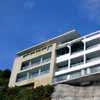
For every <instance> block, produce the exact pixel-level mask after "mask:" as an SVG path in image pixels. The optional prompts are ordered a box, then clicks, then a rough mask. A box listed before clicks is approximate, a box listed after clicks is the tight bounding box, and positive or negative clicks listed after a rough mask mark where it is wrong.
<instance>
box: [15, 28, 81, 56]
mask: <svg viewBox="0 0 100 100" xmlns="http://www.w3.org/2000/svg"><path fill="white" fill-rule="evenodd" d="M79 37H80V34H79V33H78V32H77V31H76V30H75V29H73V30H71V31H68V32H65V33H64V34H62V35H59V36H57V37H54V38H52V39H49V40H48V41H44V42H42V43H39V44H37V45H34V46H32V47H30V48H27V49H24V50H22V51H20V52H18V53H17V54H16V55H23V54H25V53H28V52H30V51H32V50H35V49H38V48H41V47H44V46H46V45H50V44H52V43H62V42H64V41H66V42H69V41H72V40H73V39H76V38H79Z"/></svg>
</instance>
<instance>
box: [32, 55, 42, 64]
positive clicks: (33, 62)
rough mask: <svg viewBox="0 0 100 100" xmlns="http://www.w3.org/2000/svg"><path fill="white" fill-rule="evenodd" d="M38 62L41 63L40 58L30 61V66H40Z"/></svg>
mask: <svg viewBox="0 0 100 100" xmlns="http://www.w3.org/2000/svg"><path fill="white" fill-rule="evenodd" d="M40 61H41V58H40V57H38V58H34V59H31V64H32V65H37V64H40Z"/></svg>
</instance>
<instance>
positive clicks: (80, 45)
mask: <svg viewBox="0 0 100 100" xmlns="http://www.w3.org/2000/svg"><path fill="white" fill-rule="evenodd" d="M82 50H84V43H83V42H81V41H79V42H76V43H73V44H72V45H71V53H74V52H79V51H82Z"/></svg>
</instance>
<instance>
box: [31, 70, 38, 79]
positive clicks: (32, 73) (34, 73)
mask: <svg viewBox="0 0 100 100" xmlns="http://www.w3.org/2000/svg"><path fill="white" fill-rule="evenodd" d="M38 75H39V68H37V69H34V70H32V71H31V72H30V78H32V77H36V76H38Z"/></svg>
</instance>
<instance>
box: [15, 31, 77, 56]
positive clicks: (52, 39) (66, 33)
mask: <svg viewBox="0 0 100 100" xmlns="http://www.w3.org/2000/svg"><path fill="white" fill-rule="evenodd" d="M73 32H77V31H76V30H75V29H72V30H71V31H68V32H65V33H64V34H61V35H59V36H56V37H54V38H51V39H49V40H47V41H43V42H41V43H39V44H36V45H34V46H32V47H29V48H27V49H24V50H22V51H19V52H17V53H16V55H20V54H21V53H23V52H25V51H27V50H30V49H32V48H35V47H38V46H40V45H43V44H45V43H49V42H51V41H54V40H56V39H58V38H60V37H62V36H64V35H65V36H66V35H68V34H70V33H73Z"/></svg>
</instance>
